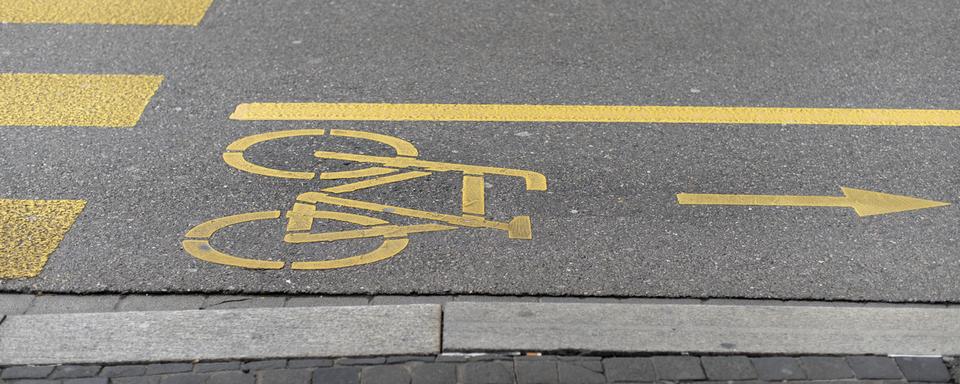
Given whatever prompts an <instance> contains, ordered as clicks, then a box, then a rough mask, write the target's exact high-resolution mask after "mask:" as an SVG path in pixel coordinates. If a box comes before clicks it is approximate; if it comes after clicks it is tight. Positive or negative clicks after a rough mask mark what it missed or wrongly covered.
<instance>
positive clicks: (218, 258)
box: [182, 211, 286, 269]
mask: <svg viewBox="0 0 960 384" xmlns="http://www.w3.org/2000/svg"><path fill="white" fill-rule="evenodd" d="M278 218H280V211H262V212H250V213H241V214H239V215H232V216H226V217H221V218H217V219H213V220H209V221H206V222H204V223H201V224H199V225H197V226H196V227H193V228H192V229H190V231H188V232H187V234H186V237H187V239H186V240H184V241H183V243H182V244H183V249H184V250H185V251H186V252H187V253H189V254H190V255H191V256H193V257H196V258H198V259H200V260H205V261H209V262H211V263H216V264H223V265H232V266H235V267H241V268H249V269H280V268H283V266H284V265H285V264H286V263H284V262H283V261H275V260H258V259H251V258H246V257H237V256H232V255H229V254H226V253H223V252H220V251H218V250H216V249H214V248H213V246H211V245H210V241H209V239H210V237H212V236H213V235H214V234H215V233H216V232H217V231H219V230H221V229H223V228H226V227H228V226H231V225H234V224H239V223H247V222H252V221H259V220H272V219H278Z"/></svg>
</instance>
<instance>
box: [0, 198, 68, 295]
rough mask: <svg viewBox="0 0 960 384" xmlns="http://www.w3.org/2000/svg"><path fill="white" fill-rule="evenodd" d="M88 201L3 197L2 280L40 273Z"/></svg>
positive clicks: (0, 218)
mask: <svg viewBox="0 0 960 384" xmlns="http://www.w3.org/2000/svg"><path fill="white" fill-rule="evenodd" d="M85 204H86V202H84V201H83V200H6V199H0V279H14V278H24V277H36V276H37V275H39V274H40V271H42V270H43V266H44V265H46V263H47V257H49V256H50V254H51V253H53V251H54V250H55V249H57V246H58V245H60V241H62V240H63V236H64V235H66V233H67V230H69V229H70V226H71V225H73V222H74V221H76V219H77V216H78V215H80V211H82V210H83V207H84V205H85Z"/></svg>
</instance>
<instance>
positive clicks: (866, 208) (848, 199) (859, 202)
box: [677, 187, 950, 217]
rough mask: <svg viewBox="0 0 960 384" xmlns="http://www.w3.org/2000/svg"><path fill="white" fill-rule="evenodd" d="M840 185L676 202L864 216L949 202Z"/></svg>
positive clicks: (694, 196)
mask: <svg viewBox="0 0 960 384" xmlns="http://www.w3.org/2000/svg"><path fill="white" fill-rule="evenodd" d="M840 189H841V190H843V194H844V196H843V197H834V196H790V195H719V194H699V193H679V194H677V202H678V203H680V204H682V205H755V206H786V207H843V208H853V210H854V211H855V212H856V213H857V215H859V216H861V217H864V216H874V215H882V214H886V213H895V212H904V211H913V210H918V209H925V208H934V207H943V206H947V205H950V204H949V203H944V202H940V201H933V200H924V199H918V198H915V197H909V196H900V195H892V194H888V193H880V192H873V191H865V190H862V189H853V188H846V187H840Z"/></svg>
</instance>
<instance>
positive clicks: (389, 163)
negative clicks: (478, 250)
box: [182, 129, 547, 270]
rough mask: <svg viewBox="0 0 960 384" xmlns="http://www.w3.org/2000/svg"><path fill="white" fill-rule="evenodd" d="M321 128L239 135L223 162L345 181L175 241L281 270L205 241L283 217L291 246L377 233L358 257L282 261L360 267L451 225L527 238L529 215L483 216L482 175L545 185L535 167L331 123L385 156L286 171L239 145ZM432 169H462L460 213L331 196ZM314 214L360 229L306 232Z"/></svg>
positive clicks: (346, 156) (261, 171) (197, 253)
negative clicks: (392, 218) (442, 152)
mask: <svg viewBox="0 0 960 384" xmlns="http://www.w3.org/2000/svg"><path fill="white" fill-rule="evenodd" d="M326 134H327V131H326V130H324V129H301V130H288V131H275V132H267V133H260V134H255V135H251V136H247V137H243V138H240V139H238V140H236V141H234V142H233V143H231V144H230V145H228V146H227V150H226V152H224V154H223V160H224V162H226V163H227V164H228V165H230V166H231V167H234V168H236V169H239V170H241V171H244V172H249V173H253V174H257V175H262V176H269V177H278V178H286V179H300V180H312V179H314V178H317V179H319V180H350V179H362V178H366V179H364V180H360V181H353V182H349V183H347V184H341V185H336V186H332V187H326V188H323V189H321V190H320V191H312V192H305V193H301V194H300V195H298V196H297V197H296V201H295V202H294V204H293V207H292V208H291V209H290V210H288V211H287V212H286V214H283V212H281V211H279V210H272V211H260V212H250V213H241V214H237V215H231V216H225V217H221V218H216V219H212V220H209V221H206V222H204V223H201V224H199V225H197V226H195V227H193V228H192V229H190V230H189V231H188V232H187V233H186V235H185V239H184V240H183V243H182V244H183V249H184V250H185V251H186V252H187V253H189V254H190V255H191V256H193V257H196V258H198V259H201V260H205V261H208V262H212V263H217V264H223V265H230V266H237V267H242V268H248V269H282V268H284V267H285V266H286V265H287V263H286V262H284V261H280V260H269V259H268V260H264V259H260V258H251V257H242V256H235V255H230V254H227V253H224V252H222V251H218V250H216V249H214V248H213V247H212V246H211V245H210V239H211V238H212V237H213V236H214V235H215V234H216V233H217V232H218V231H220V230H221V229H224V228H227V227H229V226H232V225H235V224H239V223H245V222H252V221H261V220H277V219H280V218H281V217H284V218H286V220H287V222H286V233H285V235H284V237H283V241H284V242H286V243H291V244H303V243H313V242H332V241H338V240H351V239H362V238H377V237H380V238H382V239H383V242H382V243H381V244H380V246H379V247H377V248H376V249H374V250H372V251H370V252H366V253H363V254H359V255H354V256H349V257H343V258H339V259H327V260H318V261H298V262H292V263H290V269H295V270H320V269H335V268H344V267H350V266H357V265H364V264H369V263H373V262H376V261H380V260H384V259H388V258H391V257H393V256H396V255H397V254H399V253H400V252H401V251H403V250H404V248H406V247H407V245H408V244H409V239H408V235H410V234H415V233H426V232H437V231H449V230H455V229H458V228H461V227H469V228H488V229H497V230H501V231H505V232H507V236H508V237H509V238H511V239H523V240H531V239H532V238H533V233H532V229H531V222H530V217H529V216H515V217H513V218H512V219H511V220H510V221H509V222H499V221H492V220H487V219H486V218H485V217H484V215H485V214H486V201H485V196H484V184H485V181H484V176H485V175H500V176H512V177H519V178H522V179H523V180H524V183H525V188H526V190H528V191H545V190H547V178H546V177H545V176H544V175H542V174H540V173H537V172H533V171H526V170H520V169H510V168H497V167H487V166H477V165H466V164H457V163H444V162H437V161H427V160H420V159H418V158H417V156H419V151H418V150H417V148H416V147H414V146H413V144H411V143H410V142H408V141H405V140H402V139H399V138H396V137H393V136H387V135H382V134H377V133H371V132H365V131H354V130H345V129H331V130H330V131H329V135H330V136H334V137H344V138H354V139H362V140H370V141H374V142H377V143H381V144H386V145H387V146H389V147H391V148H393V150H394V152H395V155H394V156H393V157H384V156H369V155H358V154H350V153H340V152H328V151H316V152H314V157H316V158H318V159H326V160H339V161H350V162H356V163H364V164H371V165H370V166H368V167H366V168H362V169H356V170H350V171H336V172H322V173H320V174H319V175H317V174H316V173H314V172H302V171H289V170H280V169H274V168H268V167H263V166H260V165H257V164H254V163H252V162H250V161H248V160H247V159H246V158H245V157H244V151H246V150H247V149H249V148H250V147H251V146H253V145H255V144H259V143H263V142H266V141H270V140H276V139H282V138H290V137H302V136H324V135H326ZM437 172H460V173H461V174H462V180H463V183H462V189H461V192H462V193H461V194H462V197H461V200H462V204H461V212H462V213H461V214H460V215H451V214H444V213H437V212H429V211H422V210H416V209H410V208H403V207H398V206H390V205H385V204H378V203H373V202H367V201H361V200H353V199H348V198H344V197H340V196H339V195H341V194H344V193H349V192H355V191H359V190H363V189H367V188H372V187H376V186H380V185H386V184H392V183H397V182H402V181H406V180H412V179H416V178H420V177H425V176H429V175H431V174H433V173H437ZM319 204H325V205H329V206H339V207H346V208H353V209H358V210H363V211H369V212H375V213H388V214H393V215H399V216H406V217H411V218H416V219H423V220H429V221H432V223H428V224H413V225H395V224H391V223H390V222H388V221H386V220H382V219H379V218H375V217H370V216H364V215H359V214H354V213H347V212H337V211H331V210H318V209H317V206H318V205H319ZM317 220H333V221H341V222H345V223H350V224H356V225H358V226H359V227H360V228H359V229H355V230H346V231H332V232H320V233H313V232H312V230H313V223H314V222H315V221H317Z"/></svg>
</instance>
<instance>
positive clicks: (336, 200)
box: [297, 192, 531, 239]
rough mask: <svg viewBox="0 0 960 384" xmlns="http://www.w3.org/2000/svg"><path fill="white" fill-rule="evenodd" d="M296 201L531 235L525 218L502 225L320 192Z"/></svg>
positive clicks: (515, 236)
mask: <svg viewBox="0 0 960 384" xmlns="http://www.w3.org/2000/svg"><path fill="white" fill-rule="evenodd" d="M297 201H301V202H304V203H311V204H315V203H323V204H330V205H338V206H341V207H348V208H356V209H362V210H365V211H373V212H385V213H392V214H395V215H400V216H407V217H414V218H418V219H426V220H433V221H440V222H444V223H447V224H450V225H459V226H461V227H471V228H490V229H499V230H501V231H506V232H507V235H508V237H510V238H511V239H531V237H529V236H530V233H531V231H530V228H529V225H530V218H529V217H527V216H517V217H514V218H513V220H512V221H510V222H509V223H502V222H499V221H491V220H485V219H483V218H481V217H474V216H455V215H447V214H443V213H437V212H429V211H421V210H417V209H410V208H403V207H397V206H391V205H384V204H377V203H371V202H366V201H360V200H351V199H344V198H341V197H334V196H331V195H328V194H325V193H320V192H305V193H301V194H300V195H298V196H297ZM524 223H526V226H527V227H526V228H524Z"/></svg>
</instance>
